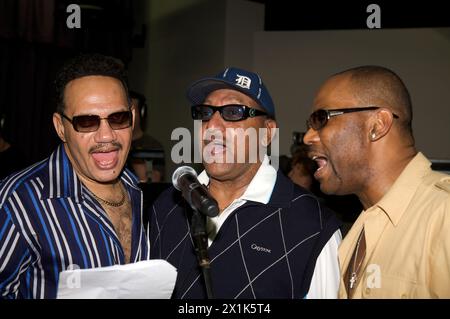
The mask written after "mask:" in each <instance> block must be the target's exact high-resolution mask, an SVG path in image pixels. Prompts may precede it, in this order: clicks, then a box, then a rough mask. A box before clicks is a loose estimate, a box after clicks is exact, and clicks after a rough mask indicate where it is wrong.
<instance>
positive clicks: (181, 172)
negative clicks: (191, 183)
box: [172, 166, 197, 191]
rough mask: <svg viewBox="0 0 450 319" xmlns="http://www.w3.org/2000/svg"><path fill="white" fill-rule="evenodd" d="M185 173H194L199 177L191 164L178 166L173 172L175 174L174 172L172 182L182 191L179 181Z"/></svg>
mask: <svg viewBox="0 0 450 319" xmlns="http://www.w3.org/2000/svg"><path fill="white" fill-rule="evenodd" d="M185 174H189V175H193V176H194V177H197V172H196V171H195V170H194V169H193V168H192V167H190V166H180V167H178V168H177V169H176V170H175V172H173V174H172V184H173V186H174V187H175V188H176V189H177V190H179V191H181V188H180V183H179V180H180V177H181V176H183V175H185Z"/></svg>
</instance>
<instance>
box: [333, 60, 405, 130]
mask: <svg viewBox="0 0 450 319" xmlns="http://www.w3.org/2000/svg"><path fill="white" fill-rule="evenodd" d="M335 75H349V76H350V81H351V83H352V85H354V88H355V89H356V90H355V96H357V97H358V98H359V99H361V100H362V101H363V102H365V103H369V104H375V105H376V104H377V103H378V102H380V101H381V103H386V104H388V105H387V106H388V107H390V108H391V109H392V111H393V112H394V113H396V114H397V115H398V116H399V123H400V124H401V126H402V127H403V129H405V131H406V132H408V133H409V134H410V135H411V136H412V135H413V134H412V118H413V111H412V102H411V96H410V94H409V92H408V89H407V88H406V85H405V83H403V81H402V79H401V78H400V77H399V76H398V75H397V74H396V73H395V72H394V71H392V70H390V69H388V68H385V67H382V66H377V65H364V66H359V67H355V68H351V69H348V70H346V71H343V72H340V73H338V74H335Z"/></svg>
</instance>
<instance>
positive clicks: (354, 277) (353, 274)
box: [350, 228, 364, 289]
mask: <svg viewBox="0 0 450 319" xmlns="http://www.w3.org/2000/svg"><path fill="white" fill-rule="evenodd" d="M363 234H364V228H363V229H362V231H361V233H360V234H359V238H358V243H357V244H356V250H355V258H354V259H353V267H352V272H351V276H350V289H352V288H353V286H354V285H355V283H356V281H357V280H358V270H359V268H360V267H361V264H362V262H363V260H364V258H361V260H360V261H359V264H358V267H356V269H355V266H356V261H357V260H358V251H359V245H360V244H361V239H362V237H363Z"/></svg>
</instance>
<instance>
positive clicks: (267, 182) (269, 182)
mask: <svg viewBox="0 0 450 319" xmlns="http://www.w3.org/2000/svg"><path fill="white" fill-rule="evenodd" d="M276 179H277V171H276V169H275V168H274V167H273V166H272V165H270V160H269V157H268V156H267V155H264V159H263V161H262V163H261V166H260V167H259V168H258V171H257V172H256V174H255V176H254V177H253V179H252V181H251V182H250V184H249V185H248V187H247V189H246V190H245V192H244V194H242V196H241V197H239V199H240V200H245V201H253V202H258V203H261V204H267V203H268V202H269V200H270V197H271V196H272V191H273V188H274V186H275V182H276ZM198 181H199V182H200V183H201V184H203V185H208V184H209V176H208V174H207V173H206V171H205V170H203V172H201V174H200V175H199V176H198Z"/></svg>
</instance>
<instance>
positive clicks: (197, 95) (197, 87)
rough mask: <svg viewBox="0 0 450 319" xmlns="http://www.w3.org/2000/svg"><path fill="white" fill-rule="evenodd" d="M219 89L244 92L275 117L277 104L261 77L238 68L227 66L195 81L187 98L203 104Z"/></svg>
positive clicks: (194, 103)
mask: <svg viewBox="0 0 450 319" xmlns="http://www.w3.org/2000/svg"><path fill="white" fill-rule="evenodd" d="M219 89H232V90H237V91H239V92H242V93H244V94H245V95H247V96H249V97H251V98H252V99H253V100H255V101H256V102H257V103H258V104H259V106H261V107H262V108H263V109H264V110H265V111H266V112H267V114H269V115H270V116H271V117H273V118H275V105H274V104H273V101H272V97H271V96H270V94H269V91H267V89H266V86H265V85H264V83H263V81H262V80H261V77H260V76H259V75H258V74H256V73H253V72H250V71H246V70H242V69H238V68H227V69H226V70H225V71H222V72H220V73H219V74H217V75H216V76H215V77H208V78H204V79H201V80H198V81H197V82H194V84H192V85H191V87H190V88H189V89H188V92H187V98H188V100H189V102H191V103H192V104H193V105H196V104H202V103H203V102H204V101H205V99H206V97H207V96H208V95H209V94H210V93H211V92H213V91H215V90H219Z"/></svg>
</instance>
